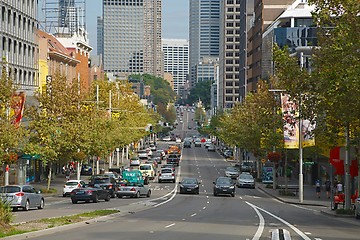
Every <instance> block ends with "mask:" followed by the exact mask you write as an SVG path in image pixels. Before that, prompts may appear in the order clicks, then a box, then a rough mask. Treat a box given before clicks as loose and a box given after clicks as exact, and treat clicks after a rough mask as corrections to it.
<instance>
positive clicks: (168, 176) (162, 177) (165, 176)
mask: <svg viewBox="0 0 360 240" xmlns="http://www.w3.org/2000/svg"><path fill="white" fill-rule="evenodd" d="M165 181H168V182H173V183H174V182H175V172H174V171H173V169H172V168H162V169H161V171H160V172H159V177H158V182H159V183H162V182H165Z"/></svg>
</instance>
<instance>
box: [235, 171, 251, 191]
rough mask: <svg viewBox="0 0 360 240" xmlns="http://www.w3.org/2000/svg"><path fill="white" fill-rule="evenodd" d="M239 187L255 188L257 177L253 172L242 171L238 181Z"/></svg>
mask: <svg viewBox="0 0 360 240" xmlns="http://www.w3.org/2000/svg"><path fill="white" fill-rule="evenodd" d="M236 185H237V186H238V187H249V188H255V179H254V177H253V176H252V175H251V174H248V173H242V174H240V176H239V177H238V179H237V181H236Z"/></svg>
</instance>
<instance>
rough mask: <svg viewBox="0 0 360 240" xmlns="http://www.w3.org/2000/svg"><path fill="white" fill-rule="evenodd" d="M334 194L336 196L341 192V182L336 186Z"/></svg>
mask: <svg viewBox="0 0 360 240" xmlns="http://www.w3.org/2000/svg"><path fill="white" fill-rule="evenodd" d="M336 192H337V194H338V195H339V194H341V193H342V192H343V185H342V183H341V182H338V184H337V185H336Z"/></svg>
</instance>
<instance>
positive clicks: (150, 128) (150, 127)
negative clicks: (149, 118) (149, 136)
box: [149, 125, 153, 133]
mask: <svg viewBox="0 0 360 240" xmlns="http://www.w3.org/2000/svg"><path fill="white" fill-rule="evenodd" d="M149 131H150V132H151V133H152V132H153V126H152V125H150V126H149Z"/></svg>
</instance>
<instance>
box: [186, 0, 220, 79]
mask: <svg viewBox="0 0 360 240" xmlns="http://www.w3.org/2000/svg"><path fill="white" fill-rule="evenodd" d="M189 2H190V18H189V54H190V55H189V64H190V66H189V67H190V79H191V85H192V86H194V85H195V84H196V82H197V81H198V80H197V79H196V65H197V64H198V63H199V62H200V59H201V57H219V31H220V2H221V0H189Z"/></svg>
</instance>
